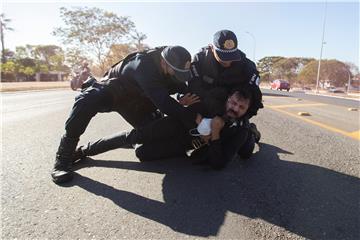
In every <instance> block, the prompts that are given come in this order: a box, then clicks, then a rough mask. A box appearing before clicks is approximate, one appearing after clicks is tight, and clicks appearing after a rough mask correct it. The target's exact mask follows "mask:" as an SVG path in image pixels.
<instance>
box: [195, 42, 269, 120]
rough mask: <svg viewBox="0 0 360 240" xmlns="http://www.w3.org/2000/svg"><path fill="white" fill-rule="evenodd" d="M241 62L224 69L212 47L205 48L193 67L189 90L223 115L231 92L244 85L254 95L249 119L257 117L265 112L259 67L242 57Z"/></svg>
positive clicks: (234, 62) (196, 57)
mask: <svg viewBox="0 0 360 240" xmlns="http://www.w3.org/2000/svg"><path fill="white" fill-rule="evenodd" d="M241 54H242V57H241V60H240V61H233V62H232V63H231V66H230V67H227V68H225V67H223V66H221V64H220V63H218V62H217V61H216V59H215V57H214V54H213V52H212V50H211V48H210V47H205V48H202V49H201V51H200V52H199V53H197V54H196V55H195V56H194V58H193V61H192V63H191V68H190V70H191V73H192V79H191V81H190V82H189V88H190V89H191V91H192V92H194V93H196V94H197V95H199V96H200V97H201V99H206V101H210V102H207V103H206V105H210V106H212V107H211V109H212V110H211V111H212V112H213V113H214V112H215V113H216V112H221V111H222V109H223V106H224V104H223V103H225V101H226V99H227V96H228V95H229V94H230V92H231V91H232V90H233V89H234V88H236V87H239V86H241V85H247V86H249V87H250V90H251V91H252V96H253V100H252V104H251V106H250V109H249V111H248V114H247V115H248V116H247V117H248V118H251V117H252V116H254V115H256V114H257V111H258V109H259V108H263V107H264V106H263V104H262V93H261V91H260V89H259V86H258V85H259V81H260V77H259V72H258V71H257V69H256V65H255V64H254V63H253V62H252V61H250V60H249V59H248V58H246V56H245V54H244V53H242V52H241Z"/></svg>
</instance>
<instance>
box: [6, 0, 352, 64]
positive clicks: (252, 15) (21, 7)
mask: <svg viewBox="0 0 360 240" xmlns="http://www.w3.org/2000/svg"><path fill="white" fill-rule="evenodd" d="M62 6H64V7H68V8H70V7H72V6H88V7H98V8H102V9H105V10H109V11H112V12H114V13H116V14H118V15H126V16H130V17H131V19H132V20H133V21H134V23H135V24H136V27H137V29H138V30H139V31H141V32H143V33H145V34H146V35H147V36H148V39H147V40H146V43H147V44H149V45H150V46H158V45H182V46H184V47H186V48H187V49H188V50H189V51H190V52H191V53H192V54H194V53H196V52H197V50H198V49H200V48H201V47H202V46H206V45H207V44H209V43H211V42H212V36H213V34H214V33H215V32H216V31H218V30H220V29H230V30H232V31H234V32H235V33H236V34H237V36H238V41H239V48H240V49H241V50H242V51H244V52H245V53H246V54H247V56H248V57H249V58H250V59H252V58H253V51H254V46H255V42H256V48H255V58H256V59H257V60H258V59H260V58H262V57H265V56H285V57H313V58H319V55H320V47H321V37H322V29H323V21H324V14H325V1H319V2H312V1H302V2H290V1H278V2H273V1H263V2H256V1H254V2H241V1H240V2H239V1H237V2H236V1H231V2H215V1H211V2H199V1H198V2H194V1H187V2H169V1H168V2H163V1H162V2H161V1H160V2H159V1H158V2H150V1H142V2H135V3H134V1H131V2H119V1H102V2H101V3H100V2H99V1H83V2H81V3H79V2H75V1H61V2H60V1H51V0H49V1H30V0H28V1H16V0H12V1H10V0H5V1H2V11H1V12H4V13H5V15H6V16H7V17H8V18H10V19H12V22H11V27H13V28H14V29H15V31H14V32H8V33H6V35H5V44H6V47H7V48H10V49H12V50H14V49H15V46H19V45H25V44H57V45H60V46H62V45H61V43H60V42H59V41H58V39H57V38H55V37H53V36H52V35H51V32H52V30H53V29H54V28H55V27H58V26H61V25H62V24H63V21H62V20H61V18H60V16H59V15H60V14H59V12H60V11H59V8H60V7H62ZM326 12H327V19H326V26H325V40H324V41H325V42H326V44H325V45H324V50H323V59H338V60H341V61H346V62H353V63H355V64H356V65H358V66H359V2H358V1H353V2H350V1H349V2H339V1H337V2H334V1H328V2H327V11H326ZM246 32H250V33H251V34H252V35H253V36H254V37H255V41H254V39H253V38H252V36H251V35H250V34H248V33H246Z"/></svg>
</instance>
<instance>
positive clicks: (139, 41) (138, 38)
mask: <svg viewBox="0 0 360 240" xmlns="http://www.w3.org/2000/svg"><path fill="white" fill-rule="evenodd" d="M131 38H132V40H133V41H134V42H135V43H134V44H135V48H136V49H137V50H138V51H144V50H146V49H149V46H148V45H146V44H144V43H143V41H144V40H145V39H146V38H147V36H146V35H145V34H143V33H141V32H138V31H136V30H134V33H132V34H131Z"/></svg>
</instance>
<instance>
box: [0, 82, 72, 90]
mask: <svg viewBox="0 0 360 240" xmlns="http://www.w3.org/2000/svg"><path fill="white" fill-rule="evenodd" d="M54 88H64V89H70V83H69V82H68V81H65V82H1V83H0V92H13V91H28V90H44V89H54Z"/></svg>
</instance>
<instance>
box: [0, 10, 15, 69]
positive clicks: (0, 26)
mask: <svg viewBox="0 0 360 240" xmlns="http://www.w3.org/2000/svg"><path fill="white" fill-rule="evenodd" d="M10 22H11V19H9V18H6V17H5V14H4V13H1V14H0V31H1V33H0V35H1V62H3V63H4V62H5V61H6V58H5V41H4V35H5V31H13V30H14V29H13V28H11V27H9V26H8V24H9V23H10Z"/></svg>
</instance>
